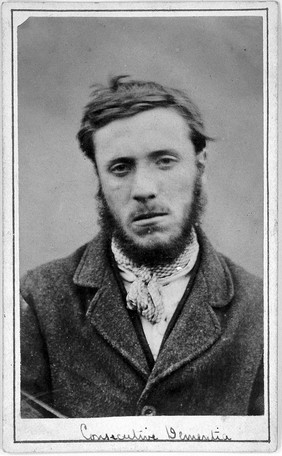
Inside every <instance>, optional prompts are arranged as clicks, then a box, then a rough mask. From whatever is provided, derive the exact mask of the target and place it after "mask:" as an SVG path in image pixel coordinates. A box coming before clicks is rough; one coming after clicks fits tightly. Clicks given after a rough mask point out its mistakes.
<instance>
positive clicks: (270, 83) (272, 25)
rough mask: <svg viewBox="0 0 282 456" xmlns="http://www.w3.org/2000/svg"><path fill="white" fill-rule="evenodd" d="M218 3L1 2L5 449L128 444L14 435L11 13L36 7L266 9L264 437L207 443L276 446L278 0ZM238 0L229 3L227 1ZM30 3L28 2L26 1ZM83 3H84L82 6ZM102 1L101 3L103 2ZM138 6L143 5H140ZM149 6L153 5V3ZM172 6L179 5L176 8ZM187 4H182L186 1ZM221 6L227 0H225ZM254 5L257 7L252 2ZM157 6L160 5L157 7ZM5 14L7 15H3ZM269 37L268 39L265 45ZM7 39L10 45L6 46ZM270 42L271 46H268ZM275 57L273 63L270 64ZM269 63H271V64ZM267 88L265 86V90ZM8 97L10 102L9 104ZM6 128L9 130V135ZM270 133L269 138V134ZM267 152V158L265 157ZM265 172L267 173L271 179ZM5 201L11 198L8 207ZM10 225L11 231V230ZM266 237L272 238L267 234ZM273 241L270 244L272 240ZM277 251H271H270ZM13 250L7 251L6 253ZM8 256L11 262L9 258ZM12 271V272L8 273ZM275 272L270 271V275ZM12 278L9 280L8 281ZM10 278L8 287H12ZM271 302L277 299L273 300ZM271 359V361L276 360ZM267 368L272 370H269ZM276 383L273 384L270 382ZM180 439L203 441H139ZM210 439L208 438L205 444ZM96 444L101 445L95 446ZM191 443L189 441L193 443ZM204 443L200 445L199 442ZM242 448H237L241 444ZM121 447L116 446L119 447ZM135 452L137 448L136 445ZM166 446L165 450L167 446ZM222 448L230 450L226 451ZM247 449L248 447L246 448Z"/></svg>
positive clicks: (14, 210) (15, 266)
mask: <svg viewBox="0 0 282 456" xmlns="http://www.w3.org/2000/svg"><path fill="white" fill-rule="evenodd" d="M219 4H220V2H214V1H209V6H208V7H205V5H207V4H206V3H200V4H199V6H198V8H194V7H192V5H195V2H184V3H182V4H181V5H183V6H182V7H181V8H180V7H179V5H180V4H178V3H174V2H165V5H166V7H164V6H163V5H164V2H163V3H162V5H160V3H157V4H155V3H154V5H156V6H155V7H153V6H152V7H150V8H148V7H147V9H146V5H148V3H135V2H134V3H132V4H128V3H122V2H117V3H98V4H91V8H86V6H87V4H78V3H73V4H71V3H67V4H65V3H61V4H60V3H56V4H55V5H56V8H55V7H53V8H51V6H48V5H51V4H50V3H49V4H48V3H38V4H36V3H32V4H31V3H20V4H19V3H16V4H14V3H9V4H8V3H5V4H4V9H3V13H4V14H3V17H4V21H5V24H4V25H3V30H4V67H5V68H7V65H8V64H10V71H8V72H7V74H6V75H4V84H3V88H4V116H5V113H6V114H7V113H8V111H9V110H10V112H9V113H8V115H7V116H6V119H5V117H4V116H3V117H4V121H3V123H4V204H3V206H4V207H3V209H4V268H5V270H4V296H5V299H4V318H3V320H4V336H5V338H6V339H5V341H6V342H5V343H4V363H3V364H4V403H5V406H4V426H3V427H4V437H5V439H4V442H5V445H6V448H8V449H13V451H24V450H23V449H18V447H17V445H15V444H44V443H52V444H55V445H52V446H53V447H54V449H55V450H56V451H62V450H60V449H59V448H58V446H57V445H56V444H59V443H75V444H79V443H82V442H83V443H87V444H89V442H90V443H92V445H93V446H95V444H98V443H99V447H102V445H103V444H104V443H106V444H107V445H105V449H104V450H101V451H109V448H106V447H107V446H109V444H110V443H112V444H114V445H119V444H121V443H124V444H125V445H126V444H127V443H128V444H129V443H132V440H128V441H120V442H119V441H116V442H109V441H99V442H94V441H86V440H83V439H81V440H77V439H76V440H71V439H66V440H52V439H51V440H36V441H35V440H28V439H27V440H18V439H17V429H16V426H17V416H16V402H17V400H18V398H19V395H18V392H17V391H16V383H17V375H16V365H17V362H18V360H17V354H16V338H17V334H18V331H19V321H18V318H19V314H18V309H17V306H18V291H17V288H18V284H19V271H18V253H17V252H18V216H17V214H18V169H17V164H16V159H15V156H16V148H17V140H16V138H17V134H16V128H17V107H16V100H17V97H16V89H15V87H16V84H17V73H16V68H15V59H16V57H17V56H16V52H15V49H16V46H15V37H16V32H15V30H16V28H17V24H16V20H15V14H17V13H26V14H28V13H35V12H38V13H39V14H44V15H45V14H47V13H55V14H56V13H83V14H85V13H115V12H116V13H132V14H133V15H134V13H137V12H141V13H146V12H148V13H152V12H154V11H155V12H166V13H167V12H168V11H169V12H175V13H176V12H178V13H181V12H183V13H184V12H190V13H191V12H195V13H196V12H209V13H211V12H213V13H216V12H226V13H228V12H248V11H250V12H251V11H252V12H254V11H261V12H265V15H266V19H265V21H266V43H265V55H264V58H265V65H266V73H265V76H266V81H264V109H266V112H265V116H264V118H265V120H266V125H265V135H264V137H265V145H264V151H265V158H264V160H265V165H264V170H265V176H264V184H265V209H264V223H265V236H264V252H265V254H264V255H265V258H264V268H265V270H264V280H265V283H264V286H265V292H264V294H266V296H264V299H265V300H266V305H267V307H266V309H265V310H266V312H265V318H266V320H267V321H266V322H265V325H266V330H267V331H266V339H265V341H266V345H265V352H266V353H267V362H265V370H266V371H267V377H266V380H267V382H266V383H267V390H265V391H266V392H267V403H268V409H267V411H268V439H266V440H265V439H264V440H232V442H229V441H226V442H223V441H221V442H218V441H216V440H215V441H213V442H212V443H213V444H214V445H215V446H216V448H214V449H211V450H210V451H214V450H217V449H218V448H219V445H220V449H222V451H223V450H225V448H224V447H223V445H226V444H227V445H228V444H229V445H230V444H235V443H240V444H242V443H248V444H251V443H260V444H268V445H265V448H268V450H267V451H270V450H271V449H274V448H275V445H276V440H277V423H276V421H275V417H276V414H277V407H276V405H275V402H274V400H273V397H275V394H277V385H276V382H277V378H276V377H277V351H276V350H277V348H276V345H275V341H276V336H277V328H276V323H275V321H276V320H277V318H275V317H277V307H276V306H277V229H276V231H275V229H274V227H275V221H276V220H277V216H278V213H277V102H276V105H275V101H274V100H275V96H277V94H276V90H277V88H276V89H275V87H276V85H277V84H276V82H277V3H276V2H246V1H245V2H239V3H237V2H230V3H229V4H228V8H227V7H222V8H219V7H217V8H216V7H215V6H214V5H219ZM233 4H234V5H237V6H236V7H235V6H234V7H233V8H232V7H231V5H233ZM247 4H250V5H252V6H250V7H247V6H246V7H245V8H243V7H240V6H239V5H247ZM30 5H31V6H30ZM72 5H76V8H74V9H71V8H72ZM83 5H84V7H82V6H83ZM104 5H106V6H104ZM123 5H130V7H129V6H128V7H127V8H124V6H123ZM141 5H143V6H144V7H141ZM152 5H153V4H152ZM176 5H177V6H178V7H177V8H176ZM185 5H186V6H185ZM225 5H226V2H225ZM254 5H256V6H254ZM262 5H264V6H262ZM161 6H163V7H162V8H161ZM9 14H10V17H8V16H9ZM8 31H10V37H9V36H7V33H8ZM270 42H271V44H270ZM275 42H276V49H275V48H273V43H275ZM9 44H10V46H9ZM270 46H272V48H271V49H270ZM275 62H276V67H275V65H273V63H275ZM271 64H272V67H271ZM8 83H10V87H9V89H8V90H7V87H8ZM265 87H266V89H265ZM9 100H11V103H9ZM10 133H11V134H10ZM273 133H275V134H274V136H273V137H272V139H270V138H271V134H273ZM9 145H11V151H12V155H11V156H9ZM270 154H271V157H270ZM275 166H276V177H275ZM270 175H271V177H272V179H271V183H270ZM10 203H12V205H11V207H10ZM11 227H12V230H11ZM270 237H271V239H270ZM273 241H274V245H273ZM275 252H276V253H275ZM11 253H12V256H10V255H11ZM11 258H12V262H11ZM270 270H271V277H272V279H271V277H270ZM11 273H12V275H11ZM273 274H274V275H273ZM11 278H12V282H11ZM11 283H12V289H11ZM11 298H12V302H13V311H12V315H11V311H10V308H9V302H10V299H11ZM275 303H276V304H275ZM11 322H12V329H13V338H12V347H13V363H12V364H13V366H12V372H13V382H12V383H13V390H12V397H13V414H12V422H13V429H12V440H10V437H11V427H10V425H9V424H8V422H7V421H6V420H7V419H8V416H10V411H9V410H8V409H9V405H8V403H7V402H8V401H9V399H7V397H8V398H10V397H11V396H10V386H9V381H8V379H7V377H9V373H8V372H7V370H9V372H11V369H10V367H9V368H8V369H7V354H8V353H7V352H9V353H11V352H10V347H9V349H8V347H7V344H8V342H7V338H8V339H9V340H10V341H11V338H10V337H8V335H9V331H10V328H11V325H10V324H11ZM270 328H271V329H272V330H273V332H272V335H271V336H270ZM275 359H276V364H275ZM270 373H271V374H270ZM275 385H276V387H275ZM161 442H163V443H165V442H170V443H176V442H178V443H181V444H182V446H186V445H187V444H194V445H195V444H197V445H198V446H199V448H197V449H198V451H199V449H200V446H201V444H204V443H206V444H207V442H205V441H202V442H201V441H193V440H192V441H185V442H183V441H182V440H174V441H173V442H171V440H169V439H165V440H160V439H158V440H156V441H150V442H148V441H143V442H142V441H138V442H135V443H138V445H142V444H144V445H145V444H146V446H148V444H149V448H150V449H151V446H152V450H153V451H158V449H157V448H156V449H154V448H153V447H154V446H156V447H157V446H158V444H159V443H161ZM210 443H211V441H209V442H208V444H210ZM100 444H101V445H100ZM92 445H90V447H92V448H90V447H89V450H86V451H93V446H92ZM194 445H193V446H194ZM203 446H205V445H203ZM241 448H242V447H241ZM123 449H124V448H121V449H120V450H119V449H117V451H122V450H123ZM187 450H188V451H190V449H189V448H188V445H187V446H186V448H185V449H183V450H181V451H187ZM37 451H45V450H43V449H42V450H37ZM139 451H140V450H139ZM167 451H169V450H167ZM227 451H234V450H227ZM250 451H251V450H250Z"/></svg>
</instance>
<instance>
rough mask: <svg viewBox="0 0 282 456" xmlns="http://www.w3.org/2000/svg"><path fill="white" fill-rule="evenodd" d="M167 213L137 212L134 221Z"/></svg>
mask: <svg viewBox="0 0 282 456" xmlns="http://www.w3.org/2000/svg"><path fill="white" fill-rule="evenodd" d="M165 215H167V213H166V212H144V213H141V214H137V215H136V216H135V217H134V218H133V222H139V221H140V220H149V219H152V218H155V217H163V216H165Z"/></svg>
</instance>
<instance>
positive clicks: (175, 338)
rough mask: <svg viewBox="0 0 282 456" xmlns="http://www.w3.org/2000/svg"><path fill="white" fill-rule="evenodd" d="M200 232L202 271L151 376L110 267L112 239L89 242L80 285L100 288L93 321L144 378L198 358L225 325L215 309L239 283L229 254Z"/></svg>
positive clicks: (78, 279)
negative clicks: (234, 278) (228, 261)
mask: <svg viewBox="0 0 282 456" xmlns="http://www.w3.org/2000/svg"><path fill="white" fill-rule="evenodd" d="M197 235H198V241H199V244H200V254H201V260H200V266H199V270H198V272H197V276H196V278H195V282H194V285H193V288H192V291H191V293H190V295H189V297H188V300H187V302H186V303H185V304H184V307H183V310H182V313H181V315H180V317H179V318H178V320H177V322H176V324H175V327H174V328H173V330H172V332H171V334H170V335H169V337H168V339H167V341H166V343H165V344H164V347H163V349H162V351H161V353H160V355H159V357H158V359H157V361H156V364H155V367H154V369H153V371H152V372H151V374H150V371H149V367H148V364H147V361H146V358H145V355H144V352H143V349H142V347H141V346H140V343H139V340H138V337H137V334H136V331H135V328H134V326H133V323H132V321H131V319H130V317H129V313H128V311H127V309H126V308H125V303H124V299H123V297H122V294H121V291H120V288H119V285H118V283H117V280H116V278H115V276H114V272H113V269H112V267H111V265H110V256H109V253H108V252H109V246H108V243H107V242H106V240H105V238H104V236H103V235H102V234H101V233H100V234H99V235H98V236H97V237H96V238H95V239H94V240H93V241H92V242H90V243H89V244H88V246H87V248H86V250H85V252H84V255H83V257H82V259H81V261H80V263H79V265H78V267H77V269H76V272H75V274H74V277H73V280H74V283H75V284H77V285H78V286H82V287H87V288H92V289H95V296H94V298H93V299H92V300H91V302H90V304H89V307H88V310H87V316H88V317H89V318H90V321H91V323H92V325H93V326H94V327H95V328H96V329H97V331H98V332H99V333H100V334H101V336H102V337H104V339H106V340H107V341H108V343H109V344H110V345H111V346H112V347H113V348H114V349H115V350H117V351H118V352H120V354H121V355H122V356H123V357H125V358H126V359H127V361H128V362H129V363H131V365H133V366H134V367H135V369H137V370H138V371H139V373H140V374H141V375H142V376H143V377H144V378H148V377H149V376H150V378H151V377H152V376H153V379H154V380H157V379H158V378H161V377H163V376H164V375H168V374H169V373H171V372H173V371H174V370H175V369H177V368H179V367H180V366H181V365H183V364H184V363H187V362H189V361H190V360H192V359H193V358H195V357H198V356H199V355H200V354H201V353H202V352H203V351H205V350H207V349H208V348H209V347H210V346H211V345H212V344H213V343H215V341H216V340H217V339H218V338H219V337H220V334H221V327H220V323H219V320H218V319H217V317H216V314H215V312H214V311H213V310H212V308H219V307H223V306H225V305H227V304H228V303H229V302H230V301H231V299H232V297H233V295H234V288H233V281H232V277H231V275H230V272H229V269H228V266H227V264H226V262H225V260H224V258H223V257H222V256H221V255H220V254H218V253H217V252H216V251H215V250H214V248H213V247H212V245H211V244H210V242H209V241H208V239H207V237H206V236H205V234H204V233H203V232H202V231H201V230H197Z"/></svg>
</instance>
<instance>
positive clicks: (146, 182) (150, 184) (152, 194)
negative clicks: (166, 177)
mask: <svg viewBox="0 0 282 456" xmlns="http://www.w3.org/2000/svg"><path fill="white" fill-rule="evenodd" d="M131 196H132V198H133V199H135V200H136V201H139V202H146V201H148V200H151V199H154V198H156V196H157V182H156V176H154V173H152V172H151V170H150V169H149V167H147V166H143V167H139V168H137V169H136V171H135V175H134V179H133V182H132V189H131Z"/></svg>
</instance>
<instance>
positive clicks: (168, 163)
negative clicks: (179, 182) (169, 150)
mask: <svg viewBox="0 0 282 456" xmlns="http://www.w3.org/2000/svg"><path fill="white" fill-rule="evenodd" d="M156 163H157V165H158V167H159V168H160V169H170V168H172V167H173V166H174V165H175V164H176V163H177V159H176V157H172V156H164V157H160V158H158V160H157V161H156Z"/></svg>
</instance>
